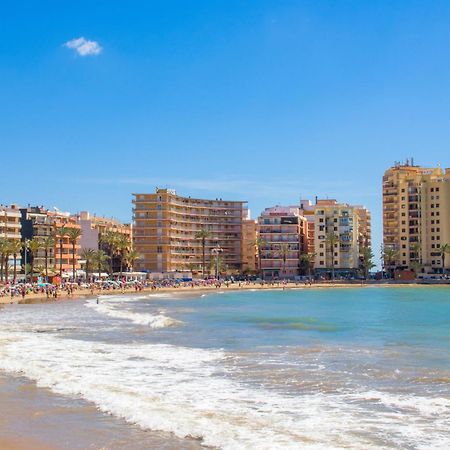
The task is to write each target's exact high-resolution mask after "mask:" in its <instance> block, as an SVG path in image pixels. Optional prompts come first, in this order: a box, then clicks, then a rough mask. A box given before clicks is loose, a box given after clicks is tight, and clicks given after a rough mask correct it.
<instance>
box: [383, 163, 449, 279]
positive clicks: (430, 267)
mask: <svg viewBox="0 0 450 450" xmlns="http://www.w3.org/2000/svg"><path fill="white" fill-rule="evenodd" d="M383 244H384V247H385V249H393V252H392V253H393V256H392V260H391V261H385V266H390V267H387V268H388V269H389V268H390V269H398V270H402V269H414V270H416V271H418V272H425V273H442V271H443V268H442V258H441V248H442V246H443V245H444V244H450V169H445V170H443V169H441V168H440V167H436V168H425V167H420V166H415V165H414V164H413V161H412V160H411V161H408V160H407V161H406V163H405V164H400V163H397V164H395V165H394V166H393V167H391V168H389V169H388V170H386V172H385V173H384V176H383ZM449 256H450V255H449ZM449 268H450V257H447V258H446V264H445V269H446V270H448V269H449Z"/></svg>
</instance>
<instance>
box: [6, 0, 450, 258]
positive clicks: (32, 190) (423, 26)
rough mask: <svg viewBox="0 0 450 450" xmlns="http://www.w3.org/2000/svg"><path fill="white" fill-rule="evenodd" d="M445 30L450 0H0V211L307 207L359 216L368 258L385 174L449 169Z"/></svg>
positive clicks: (449, 67)
mask: <svg viewBox="0 0 450 450" xmlns="http://www.w3.org/2000/svg"><path fill="white" fill-rule="evenodd" d="M449 23H450V2H448V1H440V2H439V1H421V2H418V1H401V0H397V1H394V2H392V1H376V0H372V1H362V0H359V1H336V0H334V1H320V0H314V1H283V0H277V1H265V0H254V1H244V0H239V1H238V0H236V1H235V0H227V1H214V0H208V1H192V2H187V1H171V0H164V1H151V0H147V1H127V2H118V1H113V0H110V1H96V2H87V1H77V2H61V1H54V2H46V1H39V2H38V1H28V2H20V1H16V2H3V3H2V4H1V6H0V80H1V83H0V149H1V163H0V164H1V166H2V168H3V170H2V175H1V177H0V202H3V203H7V204H9V203H13V202H16V203H19V204H27V203H32V204H45V205H47V206H49V207H52V206H57V207H58V208H60V209H62V210H70V211H72V212H76V211H79V210H83V209H88V210H91V211H92V212H96V213H98V214H104V215H108V216H115V217H118V218H121V219H123V220H130V218H131V193H132V192H149V191H152V190H153V189H154V187H155V186H162V187H166V186H167V187H174V188H176V189H177V191H178V192H179V193H180V194H184V195H192V196H194V195H198V196H205V197H208V196H212V197H223V198H229V199H245V200H248V201H249V206H250V208H251V210H252V214H253V216H256V215H257V214H258V213H259V212H260V211H261V210H262V209H263V208H264V207H266V206H272V205H273V204H277V203H278V204H280V203H281V204H289V203H295V202H297V201H298V199H299V198H300V196H302V197H310V198H314V196H315V195H318V196H319V197H323V198H325V197H330V198H337V199H338V200H340V201H345V202H351V203H363V204H365V205H366V206H367V207H369V208H370V209H371V211H372V214H373V231H374V236H373V238H374V250H375V252H376V253H377V255H378V253H379V251H378V248H379V244H380V240H381V239H380V236H381V192H380V184H381V176H382V174H383V171H384V170H385V169H386V168H387V167H389V166H390V165H391V164H392V163H393V162H394V161H395V160H403V159H404V158H406V157H409V156H414V157H415V160H416V162H417V163H420V164H423V165H436V164H438V163H441V164H442V165H443V166H446V165H450V163H449V157H448V154H449V152H448V142H449V135H450V126H449V125H450V123H449V122H450V83H449V81H450V27H449V26H448V24H449ZM81 37H84V38H85V40H86V41H92V42H93V43H94V44H93V45H98V47H96V48H97V50H98V51H97V54H87V55H86V54H85V55H84V56H82V55H80V54H79V53H78V52H77V51H76V50H77V49H76V48H69V46H67V45H64V44H66V43H67V42H69V41H72V40H74V39H78V38H81Z"/></svg>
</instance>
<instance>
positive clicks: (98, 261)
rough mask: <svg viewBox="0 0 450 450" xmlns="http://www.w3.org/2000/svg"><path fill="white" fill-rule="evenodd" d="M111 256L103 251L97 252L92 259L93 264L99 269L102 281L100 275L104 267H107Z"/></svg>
mask: <svg viewBox="0 0 450 450" xmlns="http://www.w3.org/2000/svg"><path fill="white" fill-rule="evenodd" d="M108 259H109V256H108V255H107V254H106V253H105V252H104V251H103V250H97V251H96V252H94V256H93V258H92V261H93V263H94V264H95V266H96V267H97V270H98V278H99V279H100V274H101V273H102V270H103V268H104V267H106V264H107V261H108Z"/></svg>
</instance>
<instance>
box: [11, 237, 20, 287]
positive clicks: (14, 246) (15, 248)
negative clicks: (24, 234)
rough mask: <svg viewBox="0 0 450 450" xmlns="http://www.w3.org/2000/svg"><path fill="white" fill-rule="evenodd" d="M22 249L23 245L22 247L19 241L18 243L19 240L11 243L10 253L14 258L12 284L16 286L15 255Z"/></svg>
mask: <svg viewBox="0 0 450 450" xmlns="http://www.w3.org/2000/svg"><path fill="white" fill-rule="evenodd" d="M22 247H23V245H22V242H21V241H19V240H13V241H11V253H12V255H13V257H14V277H13V280H14V281H13V282H14V284H16V280H17V255H18V254H19V253H20V251H21V250H22Z"/></svg>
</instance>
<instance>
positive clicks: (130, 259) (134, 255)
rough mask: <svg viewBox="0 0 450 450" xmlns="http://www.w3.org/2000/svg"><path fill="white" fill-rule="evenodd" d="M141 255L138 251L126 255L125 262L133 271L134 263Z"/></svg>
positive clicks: (131, 251)
mask: <svg viewBox="0 0 450 450" xmlns="http://www.w3.org/2000/svg"><path fill="white" fill-rule="evenodd" d="M139 257H140V254H139V253H138V252H137V251H136V250H130V251H128V252H127V253H126V254H125V260H126V262H127V265H128V266H129V267H130V268H131V270H133V267H134V263H135V261H136V260H137V259H139Z"/></svg>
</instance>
